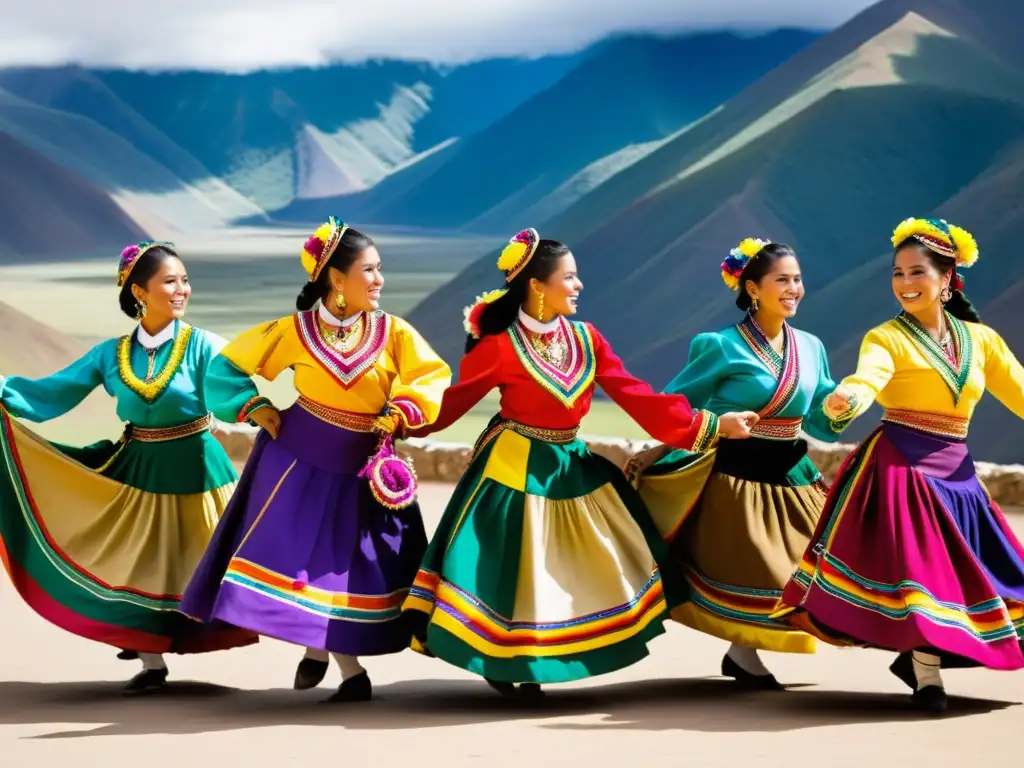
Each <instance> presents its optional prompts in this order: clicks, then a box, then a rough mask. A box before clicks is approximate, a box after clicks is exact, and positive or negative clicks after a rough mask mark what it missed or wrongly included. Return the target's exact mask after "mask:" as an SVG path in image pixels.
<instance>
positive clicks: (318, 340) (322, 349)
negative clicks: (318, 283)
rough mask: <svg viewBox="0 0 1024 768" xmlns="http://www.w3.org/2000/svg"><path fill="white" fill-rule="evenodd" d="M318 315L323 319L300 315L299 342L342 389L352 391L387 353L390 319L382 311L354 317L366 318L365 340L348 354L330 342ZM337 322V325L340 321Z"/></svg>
mask: <svg viewBox="0 0 1024 768" xmlns="http://www.w3.org/2000/svg"><path fill="white" fill-rule="evenodd" d="M328 314H330V313H328ZM318 316H319V317H323V315H322V314H320V315H318V313H317V312H314V311H313V310H308V311H306V312H298V313H296V315H295V327H296V330H297V331H298V333H299V339H300V340H301V341H302V346H303V347H305V348H306V351H307V352H308V353H309V355H310V356H311V357H312V358H313V359H314V360H316V361H317V362H318V363H320V365H321V366H323V368H324V370H326V371H327V372H328V373H329V374H331V376H332V377H333V378H334V379H335V380H336V381H337V382H338V383H339V384H340V385H341V386H342V387H344V388H345V389H349V388H351V387H353V386H355V384H356V382H358V381H359V380H360V379H361V378H362V377H363V374H365V373H366V372H367V371H368V370H370V368H372V367H373V365H374V363H376V362H377V358H378V357H380V353H381V352H383V351H384V347H385V346H386V345H387V341H388V316H387V314H386V313H384V312H383V311H382V310H379V309H378V310H377V311H375V312H360V313H359V314H357V315H354V317H355V318H357V319H360V318H365V320H366V325H365V327H364V329H363V335H362V337H361V338H360V339H359V341H358V342H357V343H356V345H355V346H354V347H353V348H352V349H351V350H350V351H348V352H344V351H342V350H340V349H338V348H336V347H335V346H333V345H332V344H329V343H328V342H327V340H326V339H325V338H324V334H323V330H322V329H321V328H320V323H319V322H318V321H317V317H318ZM346 319H347V318H346ZM334 320H335V322H337V318H334Z"/></svg>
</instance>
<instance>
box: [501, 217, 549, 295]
mask: <svg viewBox="0 0 1024 768" xmlns="http://www.w3.org/2000/svg"><path fill="white" fill-rule="evenodd" d="M539 243H540V235H539V234H537V230H536V229H533V228H532V227H531V228H529V229H524V230H522V231H521V232H517V233H516V235H515V236H514V237H513V238H512V239H511V240H509V241H508V245H506V246H505V247H504V248H503V249H502V251H501V256H499V257H498V269H500V270H501V271H502V272H504V273H505V282H506V283H511V282H512V281H513V280H515V278H516V275H518V274H519V273H520V272H522V271H523V270H524V269H526V265H527V264H529V263H530V259H532V258H533V254H535V253H536V252H537V245H538V244H539Z"/></svg>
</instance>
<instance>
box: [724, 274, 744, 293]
mask: <svg viewBox="0 0 1024 768" xmlns="http://www.w3.org/2000/svg"><path fill="white" fill-rule="evenodd" d="M722 281H723V282H724V283H725V285H726V287H727V288H728V289H729V290H730V291H736V290H739V287H740V279H739V278H738V277H736V275H731V274H729V273H728V272H727V271H726V270H724V269H723V270H722Z"/></svg>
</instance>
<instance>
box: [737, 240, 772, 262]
mask: <svg viewBox="0 0 1024 768" xmlns="http://www.w3.org/2000/svg"><path fill="white" fill-rule="evenodd" d="M767 244H768V243H767V242H766V241H764V240H759V239H757V238H755V237H748V238H747V239H746V240H744V241H743V242H742V243H740V244H739V251H740V253H742V254H743V255H744V256H746V257H747V258H748V259H752V258H753V257H754V256H757V254H758V252H759V251H760V250H761V249H762V248H764V247H765V246H766V245H767Z"/></svg>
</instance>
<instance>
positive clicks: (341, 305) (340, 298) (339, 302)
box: [334, 291, 345, 311]
mask: <svg viewBox="0 0 1024 768" xmlns="http://www.w3.org/2000/svg"><path fill="white" fill-rule="evenodd" d="M334 306H336V307H337V308H338V309H339V310H341V311H344V309H345V296H344V294H342V293H341V292H340V291H339V292H338V295H337V296H335V297H334Z"/></svg>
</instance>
